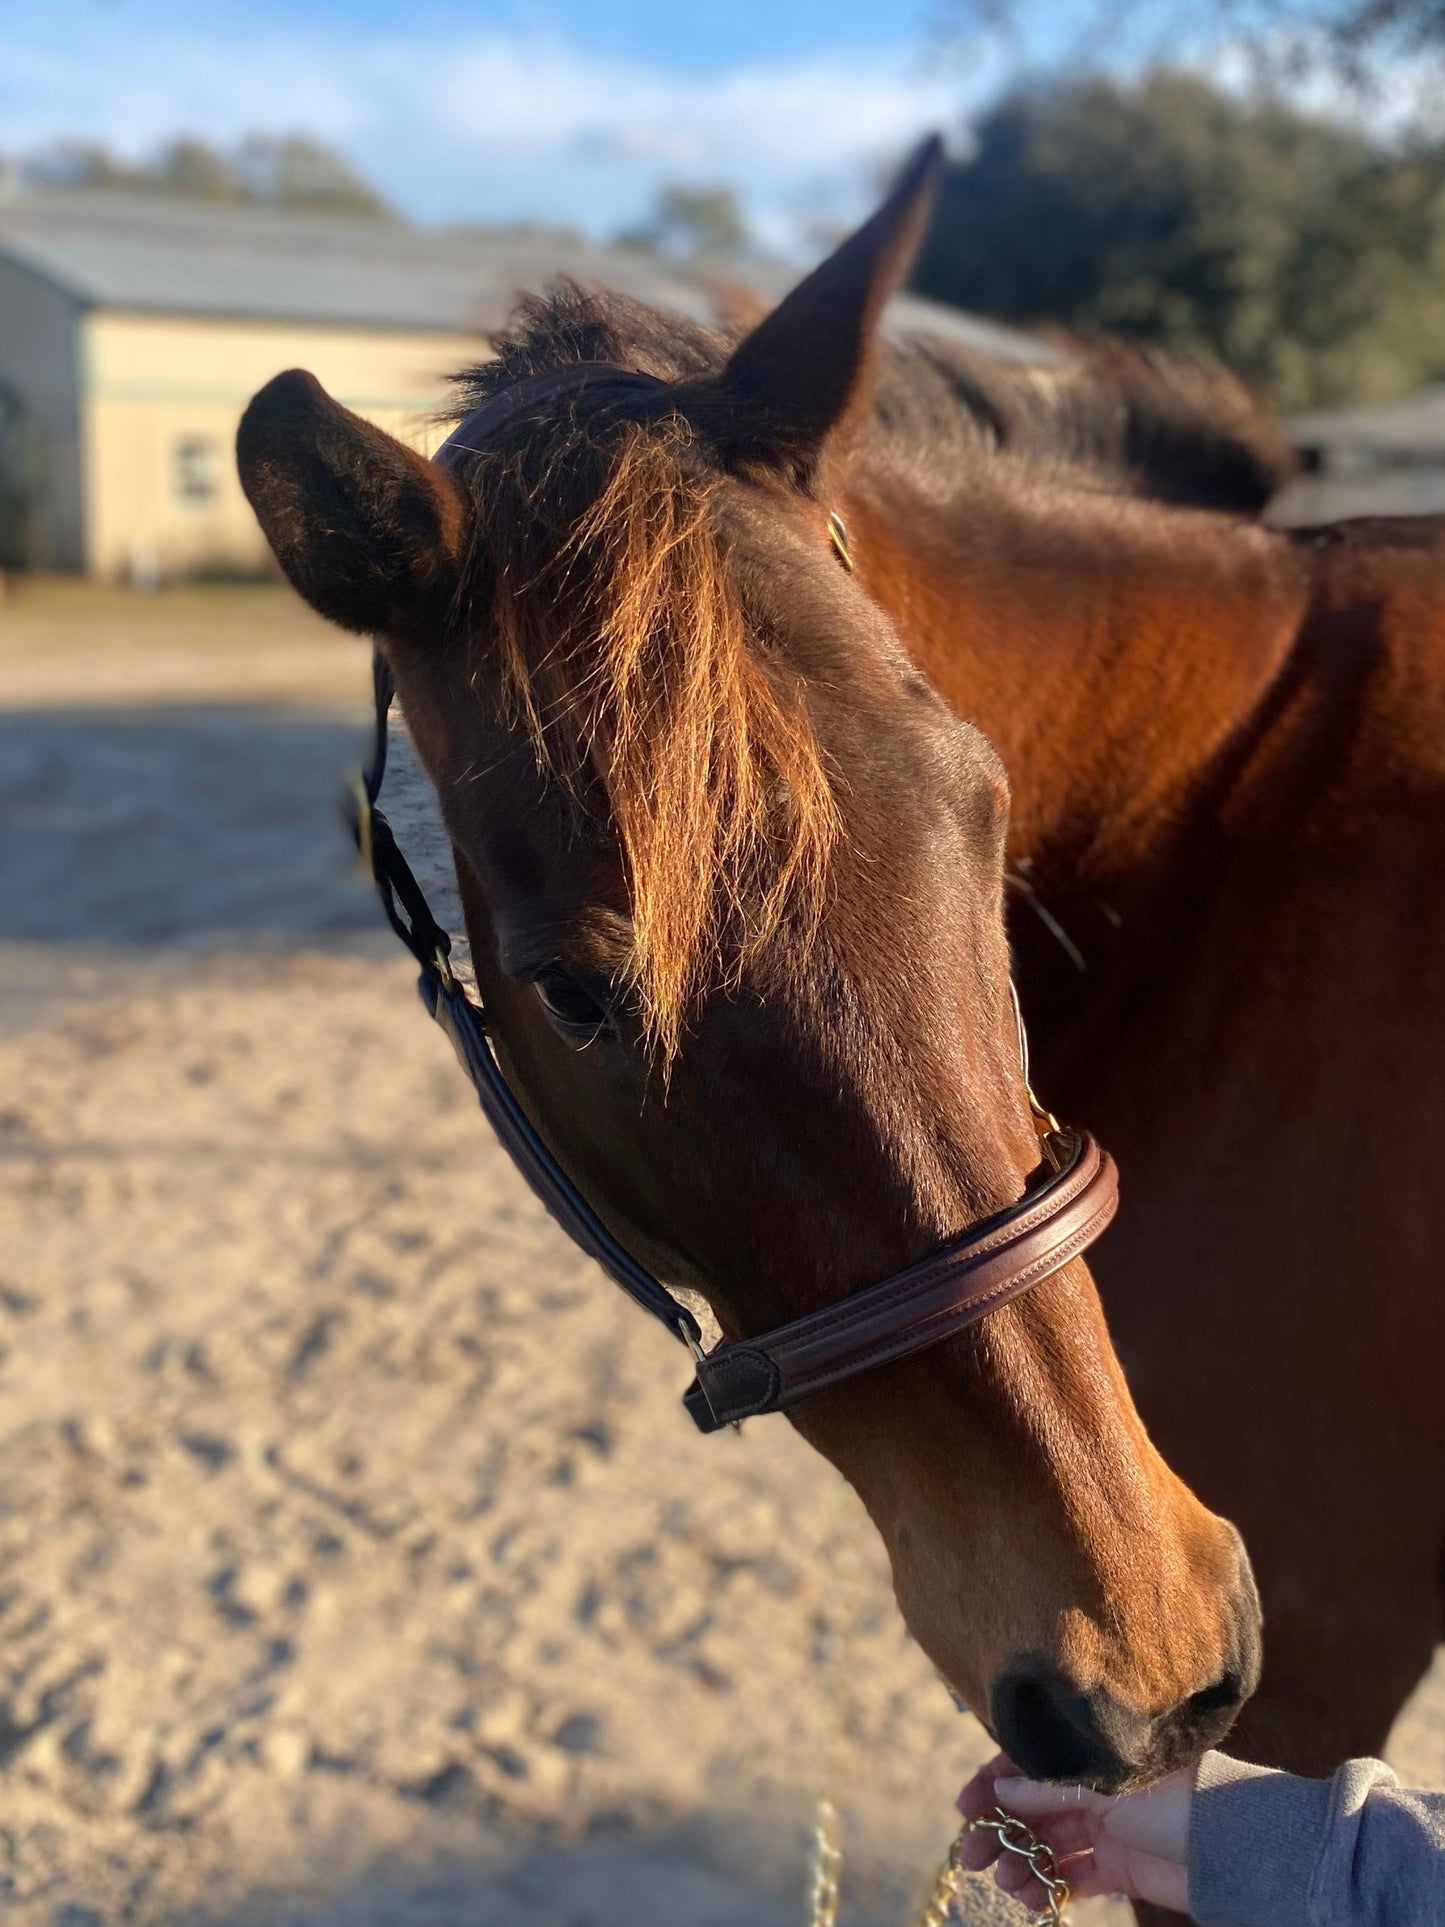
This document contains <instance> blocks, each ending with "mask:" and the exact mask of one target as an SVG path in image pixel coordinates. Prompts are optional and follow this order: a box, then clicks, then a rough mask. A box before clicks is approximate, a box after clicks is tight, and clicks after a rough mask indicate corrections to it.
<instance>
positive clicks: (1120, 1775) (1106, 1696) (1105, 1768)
mask: <svg viewBox="0 0 1445 1927" xmlns="http://www.w3.org/2000/svg"><path fill="white" fill-rule="evenodd" d="M989 1710H990V1712H991V1714H992V1716H993V1725H994V1731H995V1732H996V1733H997V1735H998V1741H999V1745H1000V1746H1001V1747H1002V1748H1003V1750H1004V1751H1005V1752H1006V1753H1007V1754H1008V1756H1009V1758H1010V1759H1012V1760H1014V1761H1015V1762H1016V1763H1017V1764H1018V1765H1019V1766H1020V1767H1022V1769H1023V1770H1024V1772H1025V1773H1027V1774H1029V1775H1030V1777H1031V1778H1033V1779H1036V1780H1086V1781H1088V1782H1089V1784H1090V1785H1092V1786H1097V1787H1101V1788H1103V1789H1104V1790H1105V1791H1108V1790H1110V1789H1112V1788H1114V1787H1117V1786H1119V1785H1121V1784H1122V1783H1123V1782H1124V1781H1125V1780H1127V1779H1128V1778H1129V1777H1130V1776H1131V1774H1133V1773H1134V1772H1135V1771H1136V1769H1137V1764H1138V1760H1139V1757H1140V1754H1141V1752H1142V1750H1143V1748H1144V1747H1145V1746H1146V1745H1147V1739H1148V1728H1149V1721H1148V1720H1147V1719H1142V1718H1140V1717H1139V1716H1138V1715H1136V1714H1133V1713H1130V1712H1129V1711H1128V1709H1127V1708H1125V1707H1124V1706H1122V1705H1121V1704H1120V1703H1119V1702H1118V1701H1117V1700H1116V1699H1114V1697H1113V1695H1112V1694H1110V1693H1108V1692H1107V1691H1105V1690H1104V1689H1103V1688H1101V1687H1095V1688H1094V1689H1092V1690H1091V1691H1090V1692H1087V1693H1085V1692H1081V1691H1080V1690H1079V1689H1078V1687H1076V1686H1071V1685H1070V1684H1069V1683H1068V1681H1067V1680H1065V1679H1063V1678H1062V1677H1061V1676H1060V1675H1059V1674H1058V1673H1056V1672H1055V1671H1054V1670H1053V1669H1052V1668H1050V1667H1048V1666H1044V1665H1036V1666H1025V1667H1019V1668H1017V1669H1015V1670H1012V1671H1010V1672H1007V1673H1004V1674H1001V1675H1000V1677H999V1678H998V1680H997V1681H996V1682H995V1684H994V1688H993V1691H992V1693H991V1694H990V1695H989Z"/></svg>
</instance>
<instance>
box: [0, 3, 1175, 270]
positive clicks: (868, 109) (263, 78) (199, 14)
mask: <svg viewBox="0 0 1445 1927" xmlns="http://www.w3.org/2000/svg"><path fill="white" fill-rule="evenodd" d="M947 5H948V0H901V3H898V0H894V3H893V4H890V0H468V3H467V4H463V0H419V4H417V5H412V6H408V5H405V4H402V3H401V0H200V4H197V0H0V48H3V56H0V154H5V153H10V154H14V153H18V152H23V151H26V150H29V149H33V148H35V147H39V146H43V145H46V144H48V143H49V142H51V141H54V140H58V139H62V138H66V137H72V138H80V139H90V140H99V141H103V142H105V143H107V144H108V145H110V146H111V147H113V148H115V149H117V150H118V151H119V152H121V153H123V154H125V155H128V156H131V157H136V156H140V155H143V154H145V153H146V152H147V151H149V150H151V149H153V148H154V147H156V146H157V145H158V144H159V143H161V142H162V141H163V140H165V139H166V138H167V137H169V136H171V135H174V134H177V133H181V132H186V133H198V134H201V135H204V136H206V137H208V138H210V139H212V140H214V141H217V142H219V143H221V144H226V143H228V142H231V141H234V140H237V139H239V138H240V137H241V136H243V135H245V134H248V133H254V132H261V133H291V132H306V133H311V134H315V135H317V136H318V137H319V138H321V139H323V140H325V141H327V142H329V143H330V144H331V145H333V146H335V147H337V148H338V149H340V150H341V151H342V152H343V153H344V154H346V155H347V156H348V158H349V159H351V160H352V161H353V162H354V163H355V164H356V165H357V166H358V167H360V168H361V169H362V171H363V172H364V173H365V174H366V175H367V176H368V177H369V178H370V179H371V180H373V181H374V182H375V183H376V184H377V185H378V186H379V187H380V188H381V189H382V190H383V192H384V193H386V194H387V195H388V196H389V197H390V198H391V199H392V200H393V201H394V202H395V203H396V204H397V205H398V206H399V207H401V208H402V209H403V210H404V211H405V212H406V213H407V214H409V215H411V216H412V217H413V218H415V219H418V220H422V221H427V222H442V221H454V220H478V221H497V220H524V219H537V220H544V221H551V222H560V223H566V224H569V225H572V226H575V227H579V228H581V229H583V230H584V231H586V232H589V233H592V234H595V235H599V236H605V235H608V234H610V233H612V232H614V231H615V230H616V229H617V228H618V227H619V226H623V225H625V224H627V223H629V222H632V221H635V220H636V219H637V218H638V217H639V216H640V215H641V214H642V213H643V212H644V211H645V209H646V208H647V206H648V205H649V203H650V201H651V198H652V195H653V193H654V191H655V189H656V187H657V185H658V183H659V182H660V181H663V180H679V181H684V182H690V183H695V184H708V185H711V184H714V183H720V182H722V183H727V184H729V185H732V186H734V187H736V188H737V190H738V191H739V194H740V196H741V198H742V201H743V205H744V208H745V211H746V213H747V215H748V218H749V220H750V222H751V224H752V226H753V228H754V231H755V232H756V233H757V235H758V236H759V238H760V239H761V240H762V241H763V242H764V243H765V244H766V245H769V246H772V247H774V248H777V249H780V250H783V251H786V252H808V251H809V248H810V237H812V236H814V235H815V233H816V231H817V230H819V229H823V228H827V227H830V226H837V225H838V224H840V223H844V222H847V221H849V220H851V219H853V218H854V217H856V216H857V215H858V214H859V213H860V212H861V211H863V210H864V209H865V208H866V206H867V204H868V203H869V201H870V200H871V199H872V198H873V196H874V193H875V191H876V185H877V182H878V179H879V178H880V175H881V173H883V172H885V171H886V170H887V169H888V168H890V167H891V166H892V165H893V164H894V163H895V162H896V160H897V159H898V157H899V156H900V155H901V154H902V153H903V152H904V151H905V150H906V149H907V148H908V147H909V145H910V144H911V143H912V142H914V141H915V140H916V139H917V138H918V137H919V136H920V135H921V134H923V133H924V132H926V131H928V130H929V129H932V128H936V127H941V128H943V129H944V130H945V131H946V132H949V133H952V134H954V135H955V136H959V135H961V134H962V133H963V131H964V130H965V129H966V126H967V122H968V118H969V116H970V114H971V113H974V112H976V111H977V108H978V106H979V104H980V103H981V102H983V101H985V100H986V99H987V98H988V97H989V96H990V95H991V94H992V93H993V92H994V91H995V90H996V89H997V87H998V86H999V84H1000V81H1001V80H1002V78H1003V77H1004V75H1005V74H1006V72H1007V71H1008V61H1007V60H1006V58H1005V55H1004V53H1003V51H1002V50H1001V49H999V48H997V47H994V48H992V49H990V48H988V47H982V46H974V47H972V48H970V49H968V50H967V52H966V53H965V51H964V50H963V49H961V48H960V49H957V50H956V51H955V52H954V53H953V54H952V55H945V54H944V52H943V51H942V49H941V47H940V43H939V40H938V37H937V34H936V32H935V31H934V29H935V27H936V23H937V21H938V20H939V18H940V17H941V15H942V14H943V12H944V10H945V9H946V7H947ZM1025 5H1026V19H1027V20H1028V23H1029V26H1030V32H1029V35H1028V42H1027V44H1028V48H1029V51H1030V52H1031V54H1032V55H1033V56H1034V57H1035V58H1036V59H1038V58H1043V59H1048V58H1049V57H1051V56H1053V57H1057V56H1058V55H1059V54H1060V53H1062V52H1065V51H1066V50H1068V49H1069V48H1070V47H1072V48H1073V49H1074V50H1075V51H1076V52H1077V50H1078V43H1077V38H1076V36H1077V32H1078V27H1079V23H1080V21H1081V20H1082V19H1083V18H1085V17H1088V18H1093V19H1095V20H1097V19H1098V17H1099V15H1098V12H1097V11H1094V12H1093V13H1089V12H1088V10H1087V9H1084V10H1083V11H1082V12H1081V9H1080V7H1079V5H1078V4H1077V3H1076V0H1074V3H1073V4H1071V0H1025ZM1121 17H1123V16H1121ZM1130 17H1136V16H1130ZM1186 17H1187V16H1186ZM1199 17H1200V18H1201V19H1202V21H1203V22H1204V23H1205V24H1204V27H1203V29H1202V30H1203V31H1204V32H1206V33H1207V32H1208V30H1209V29H1208V20H1209V13H1208V10H1207V9H1206V10H1204V11H1203V13H1202V14H1201V15H1200V16H1199ZM1112 51H1113V53H1114V54H1115V56H1116V57H1117V56H1120V55H1122V54H1126V53H1127V51H1128V50H1127V49H1124V48H1120V47H1115V48H1114V49H1113V50H1112Z"/></svg>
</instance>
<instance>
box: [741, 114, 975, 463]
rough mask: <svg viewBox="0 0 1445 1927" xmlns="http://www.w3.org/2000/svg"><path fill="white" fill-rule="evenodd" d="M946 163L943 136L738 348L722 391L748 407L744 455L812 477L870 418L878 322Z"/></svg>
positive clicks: (918, 236) (913, 249)
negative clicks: (834, 444) (826, 451)
mask: <svg viewBox="0 0 1445 1927" xmlns="http://www.w3.org/2000/svg"><path fill="white" fill-rule="evenodd" d="M942 166H943V142H942V141H941V140H940V139H939V138H938V136H937V135H934V136H933V137H932V138H931V139H930V140H928V141H925V143H924V144H923V146H922V147H921V148H920V149H919V150H918V152H917V153H916V154H915V155H914V156H913V158H912V160H910V161H909V163H908V165H907V166H906V167H905V168H904V170H903V173H902V174H901V176H900V177H899V180H898V182H897V185H896V186H895V187H894V189H893V192H892V193H891V194H890V195H889V196H888V199H887V200H886V201H885V202H884V203H883V205H882V207H880V208H879V210H878V212H877V213H876V214H875V215H874V216H873V218H872V219H871V220H870V221H868V222H866V223H865V224H864V226H862V227H861V228H859V229H858V231H857V233H856V234H852V235H850V236H849V237H848V239H847V240H846V241H844V242H843V244H842V246H841V247H839V248H838V249H837V250H836V251H835V252H834V253H832V254H830V255H829V257H828V259H827V260H826V261H824V262H823V264H822V265H821V266H820V267H817V268H815V269H814V270H813V272H812V273H811V274H810V275H809V276H808V277H807V279H806V280H804V281H801V282H799V284H798V286H797V287H796V288H794V289H793V291H792V292H791V294H789V295H787V296H785V297H784V299H783V300H782V301H781V302H780V303H779V304H778V306H777V307H776V308H774V309H773V311H772V313H771V314H770V315H768V316H767V318H766V319H765V320H763V321H761V322H759V323H758V325H757V327H756V328H754V329H753V331H752V333H751V334H749V335H748V336H747V337H746V338H745V339H744V340H743V341H742V342H741V343H740V344H739V346H738V347H737V348H736V349H735V350H734V351H733V355H732V358H731V360H730V361H729V362H728V364H727V366H726V368H725V369H724V370H723V373H722V375H721V377H720V385H721V389H722V393H723V397H724V399H725V400H726V401H728V402H731V403H734V404H737V403H741V404H743V406H742V407H741V408H740V409H736V410H735V411H734V413H735V419H736V423H737V427H738V429H739V431H740V445H739V446H738V447H737V448H736V449H735V451H734V452H737V453H742V454H745V455H750V456H752V457H753V458H754V459H759V458H760V459H762V460H764V461H766V462H770V463H773V464H777V463H782V464H784V465H786V466H788V467H790V468H792V469H793V470H794V472H795V473H798V474H800V475H804V476H806V475H807V474H808V473H809V472H810V471H811V469H812V468H813V467H814V465H815V464H816V462H817V460H818V457H819V456H820V455H821V453H822V451H823V447H824V445H825V443H826V442H827V441H828V439H829V438H830V437H831V436H833V435H835V434H837V433H838V432H839V431H840V430H843V429H846V428H847V427H848V426H849V425H850V424H851V423H853V422H855V421H857V420H858V419H859V418H860V417H861V416H862V415H864V414H865V413H866V412H867V410H868V408H869V407H870V406H871V404H872V399H873V356H874V337H875V334H876V330H877V326H878V320H879V317H880V316H881V314H882V312H883V307H884V304H885V302H886V301H887V300H888V297H889V296H890V295H891V294H892V293H893V292H894V291H895V290H896V289H897V287H898V285H899V283H900V282H901V281H902V280H903V277H904V276H905V275H906V274H907V272H908V270H909V267H910V266H911V265H912V262H913V256H914V254H915V252H916V250H917V248H918V243H919V241H920V240H921V239H922V236H923V230H924V227H925V226H926V224H927V221H928V216H929V213H930V211H931V210H932V207H933V200H934V195H935V194H936V192H937V188H938V180H939V175H940V173H941V171H942ZM724 435H726V430H724Z"/></svg>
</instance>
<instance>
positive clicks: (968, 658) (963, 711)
mask: <svg viewBox="0 0 1445 1927" xmlns="http://www.w3.org/2000/svg"><path fill="white" fill-rule="evenodd" d="M847 519H848V522H849V525H850V527H852V528H854V529H856V548H857V556H858V572H859V576H860V579H861V582H862V586H863V587H864V588H865V589H867V590H868V591H869V593H870V594H871V595H873V596H874V598H875V599H876V600H877V601H878V602H879V603H880V604H881V605H882V607H883V608H884V609H885V610H886V611H887V612H888V614H889V615H890V617H891V618H892V620H893V623H894V625H895V627H896V629H897V631H898V634H899V636H900V638H901V640H902V642H903V645H904V647H905V649H906V650H907V651H908V653H909V655H910V656H911V657H912V659H913V660H914V662H915V663H916V664H917V666H918V667H919V668H920V669H921V670H922V671H923V672H924V674H925V675H927V676H928V677H929V679H930V681H931V682H932V683H933V685H934V687H935V688H936V689H937V690H938V692H939V693H940V695H942V696H943V698H944V700H945V701H946V702H948V703H949V704H950V706H951V707H952V708H953V709H955V710H956V711H957V713H958V714H959V715H961V716H963V717H966V718H967V719H968V720H969V721H971V722H974V723H976V724H977V725H978V726H979V727H980V728H981V729H982V730H983V732H984V733H985V735H987V736H988V737H989V738H990V739H991V741H992V742H993V744H994V745H995V747H996V748H997V749H998V750H999V752H1000V754H1001V755H1002V756H1003V759H1004V762H1005V765H1006V766H1007V768H1008V772H1009V776H1010V780H1011V782H1012V785H1013V792H1014V802H1013V829H1012V834H1011V839H1010V853H1011V855H1012V857H1013V858H1014V860H1015V861H1018V860H1020V859H1022V860H1025V861H1026V862H1028V863H1030V864H1031V865H1033V866H1034V867H1035V868H1037V869H1039V870H1042V871H1045V872H1051V873H1054V874H1062V873H1064V872H1067V873H1068V874H1069V875H1070V876H1071V877H1072V878H1073V879H1074V881H1075V882H1077V883H1078V884H1080V885H1087V886H1088V887H1092V888H1098V889H1114V890H1121V889H1122V890H1127V889H1128V888H1129V887H1130V885H1131V884H1132V882H1133V881H1134V880H1136V879H1138V878H1140V877H1141V876H1142V875H1143V874H1144V873H1146V872H1148V871H1149V870H1150V869H1151V868H1152V867H1153V866H1154V865H1155V864H1156V863H1157V861H1158V859H1159V857H1160V855H1161V854H1162V853H1163V851H1164V850H1165V849H1166V848H1167V847H1168V846H1169V845H1170V844H1171V842H1172V841H1173V839H1174V838H1175V837H1176V835H1177V834H1178V832H1179V829H1180V827H1181V824H1182V823H1183V821H1184V820H1185V819H1186V818H1187V817H1188V816H1189V815H1190V814H1191V813H1192V805H1193V803H1194V801H1195V800H1196V799H1197V798H1199V797H1200V796H1201V795H1202V794H1203V793H1205V792H1206V791H1207V792H1209V793H1210V794H1211V795H1212V796H1215V797H1216V798H1217V795H1218V785H1219V782H1220V780H1221V779H1222V778H1223V779H1224V780H1226V781H1228V780H1231V779H1230V778H1229V776H1228V774H1227V772H1228V767H1229V765H1230V764H1231V761H1232V760H1238V752H1239V751H1240V749H1241V748H1242V746H1243V745H1244V744H1245V742H1246V741H1247V740H1248V739H1249V737H1250V735H1251V732H1252V729H1253V726H1254V725H1255V724H1256V723H1257V722H1258V721H1259V719H1260V718H1261V717H1262V715H1263V714H1264V712H1265V710H1266V708H1267V706H1268V697H1269V693H1270V691H1271V689H1272V688H1273V687H1274V686H1275V685H1276V683H1277V682H1278V680H1279V677H1280V675H1281V671H1282V670H1283V668H1284V666H1285V664H1286V663H1287V661H1288V660H1289V656H1290V651H1291V648H1292V645H1293V643H1294V640H1295V638H1296V635H1297V633H1298V629H1299V624H1300V620H1301V616H1302V613H1303V610H1304V605H1305V599H1306V587H1305V584H1304V583H1303V581H1302V580H1301V578H1300V576H1299V573H1298V570H1297V568H1296V567H1295V565H1294V563H1293V562H1292V560H1291V557H1290V554H1289V551H1288V548H1287V546H1286V545H1285V544H1284V543H1283V542H1282V541H1281V539H1280V538H1279V537H1277V536H1275V535H1273V534H1271V533H1270V532H1269V531H1267V530H1263V529H1259V528H1255V527H1253V526H1251V525H1247V524H1244V523H1238V522H1233V521H1228V520H1226V519H1224V518H1221V517H1216V516H1211V515H1204V514H1201V513H1198V512H1196V511H1190V510H1177V509H1168V508H1164V507H1161V506H1160V505H1158V504H1154V503H1143V502H1136V501H1133V500H1129V499H1125V498H1118V497H1112V496H1106V495H1102V494H1095V493H1088V492H1085V491H1083V490H1077V491H1076V490H1066V489H1064V488H1061V487H1059V488H1055V487H1050V486H1049V485H1048V484H1046V483H1038V484H1035V485H1031V486H1021V485H1018V484H1015V485H1012V486H1010V487H1008V488H1006V489H1002V490H1000V489H998V488H996V487H995V488H994V489H992V490H990V489H987V488H984V487H980V488H977V489H972V488H971V489H968V490H966V491H964V492H961V493H960V495H959V496H957V497H955V498H953V499H951V500H945V501H938V500H935V499H932V498H930V497H929V496H928V495H926V494H925V493H924V492H923V491H922V490H916V491H915V492H914V493H913V495H912V497H911V498H910V496H909V495H908V493H907V492H906V488H905V487H900V485H899V483H898V481H897V479H896V478H895V477H893V476H887V477H876V476H875V477H859V478H858V480H857V482H856V483H855V487H854V489H853V490H852V491H850V494H849V498H848V503H847Z"/></svg>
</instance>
